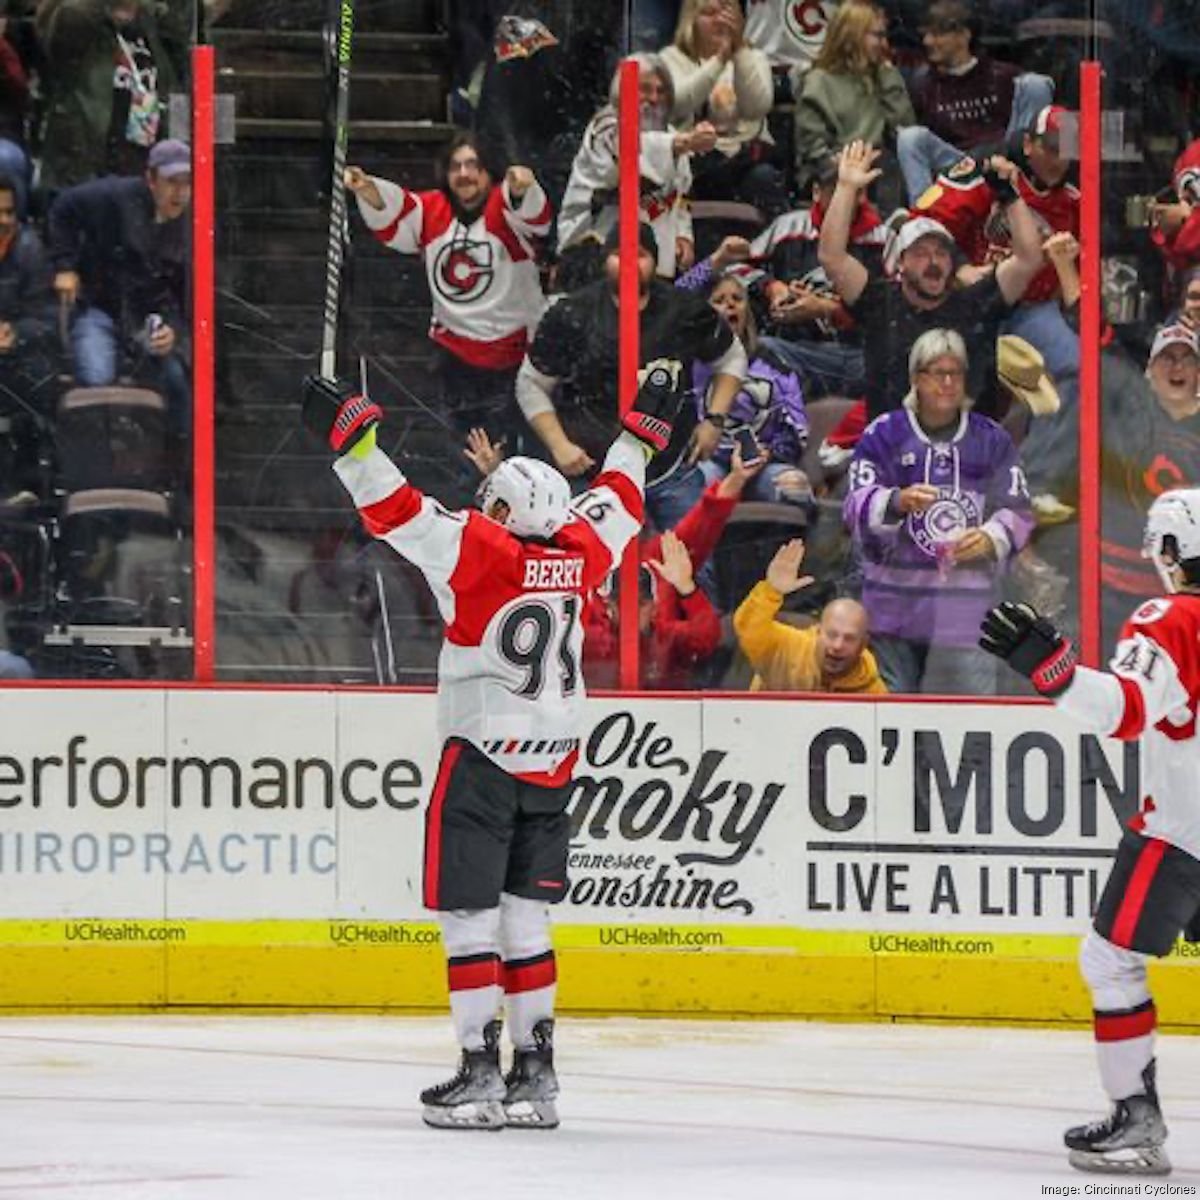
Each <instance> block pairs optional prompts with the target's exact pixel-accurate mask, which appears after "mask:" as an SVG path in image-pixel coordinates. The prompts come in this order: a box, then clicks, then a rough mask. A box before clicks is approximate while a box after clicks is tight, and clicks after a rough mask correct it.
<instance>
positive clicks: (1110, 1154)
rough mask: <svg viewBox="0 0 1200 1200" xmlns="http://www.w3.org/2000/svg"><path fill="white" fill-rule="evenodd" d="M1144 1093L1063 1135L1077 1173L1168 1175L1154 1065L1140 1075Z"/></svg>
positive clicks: (1165, 1136) (1130, 1097)
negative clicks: (1143, 1084)
mask: <svg viewBox="0 0 1200 1200" xmlns="http://www.w3.org/2000/svg"><path fill="white" fill-rule="evenodd" d="M1142 1078H1143V1080H1144V1081H1145V1084H1146V1091H1145V1092H1144V1093H1142V1094H1140V1095H1137V1096H1129V1097H1127V1098H1126V1099H1124V1100H1118V1101H1116V1102H1115V1103H1114V1104H1113V1108H1112V1112H1111V1113H1109V1115H1108V1116H1107V1117H1105V1118H1104V1119H1103V1120H1100V1121H1093V1122H1092V1123H1091V1124H1090V1125H1076V1126H1075V1127H1074V1128H1072V1129H1068V1130H1067V1132H1066V1133H1065V1134H1064V1135H1063V1141H1064V1142H1066V1144H1067V1148H1068V1149H1069V1150H1070V1151H1071V1153H1070V1154H1069V1155H1068V1161H1069V1162H1070V1164H1071V1166H1073V1167H1075V1168H1076V1170H1079V1171H1095V1172H1099V1173H1102V1174H1106V1175H1169V1174H1170V1173H1171V1160H1170V1159H1169V1158H1168V1157H1167V1152H1166V1150H1165V1149H1163V1143H1164V1142H1165V1141H1166V1140H1167V1126H1166V1124H1165V1122H1164V1121H1163V1116H1162V1110H1161V1109H1160V1108H1159V1107H1158V1092H1157V1090H1156V1089H1155V1086H1154V1063H1151V1064H1150V1065H1149V1066H1148V1067H1147V1068H1146V1070H1145V1071H1144V1072H1143V1074H1142Z"/></svg>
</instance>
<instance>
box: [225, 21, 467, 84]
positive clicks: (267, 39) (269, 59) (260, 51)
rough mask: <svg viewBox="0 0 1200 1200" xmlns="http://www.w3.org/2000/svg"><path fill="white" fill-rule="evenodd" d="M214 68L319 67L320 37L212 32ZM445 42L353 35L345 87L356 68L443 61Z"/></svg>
mask: <svg viewBox="0 0 1200 1200" xmlns="http://www.w3.org/2000/svg"><path fill="white" fill-rule="evenodd" d="M212 42H213V45H214V46H216V48H217V66H218V69H220V70H224V69H225V68H226V67H233V68H234V69H235V70H238V71H240V70H243V69H247V68H248V69H250V70H254V69H256V68H258V69H262V68H267V67H271V68H275V69H283V68H287V67H292V68H296V69H304V68H309V67H311V68H312V69H313V70H315V71H317V72H322V71H323V70H324V63H325V59H324V42H325V39H324V36H323V34H322V33H321V32H320V31H319V30H315V29H314V30H299V29H226V28H224V27H223V26H221V25H217V26H216V27H215V28H214V29H213V31H212ZM449 51H450V42H449V39H448V38H447V36H446V35H445V34H444V33H356V34H355V37H354V43H353V46H352V52H351V68H350V85H351V90H353V87H354V84H355V83H356V82H357V80H358V73H359V71H360V70H363V69H367V70H390V71H392V72H399V73H400V74H404V73H406V72H410V71H413V70H416V71H417V72H420V71H425V70H428V69H429V67H430V66H431V65H432V64H436V63H444V62H445V61H446V60H447V58H448V56H449Z"/></svg>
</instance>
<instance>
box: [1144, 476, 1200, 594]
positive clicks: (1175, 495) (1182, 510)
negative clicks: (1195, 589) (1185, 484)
mask: <svg viewBox="0 0 1200 1200" xmlns="http://www.w3.org/2000/svg"><path fill="white" fill-rule="evenodd" d="M1142 556H1143V557H1144V558H1148V559H1149V560H1150V561H1151V562H1152V563H1153V564H1154V569H1155V570H1156V571H1157V572H1158V576H1159V578H1160V579H1161V580H1162V581H1163V586H1164V587H1165V588H1166V589H1167V591H1168V592H1175V591H1178V582H1177V579H1176V577H1175V572H1174V568H1176V567H1180V568H1182V569H1183V571H1184V574H1185V575H1186V576H1187V577H1188V578H1189V579H1191V577H1192V576H1194V575H1197V573H1198V571H1200V488H1177V489H1175V490H1174V491H1170V492H1163V494H1162V495H1161V496H1159V497H1158V498H1157V499H1156V500H1155V501H1154V503H1153V504H1151V505H1150V511H1149V512H1148V513H1147V514H1146V533H1145V536H1144V537H1143V539H1142ZM1189 568H1190V569H1189ZM1194 581H1195V582H1200V579H1196V580H1194Z"/></svg>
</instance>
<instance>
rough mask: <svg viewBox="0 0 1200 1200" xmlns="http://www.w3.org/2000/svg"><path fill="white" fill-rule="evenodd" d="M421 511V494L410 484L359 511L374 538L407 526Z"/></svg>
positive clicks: (402, 485) (403, 485)
mask: <svg viewBox="0 0 1200 1200" xmlns="http://www.w3.org/2000/svg"><path fill="white" fill-rule="evenodd" d="M420 511H421V493H420V492H418V491H417V489H416V488H415V487H413V486H412V484H410V483H405V484H401V486H400V487H398V488H397V489H396V490H395V491H394V492H393V493H392V494H391V495H390V496H385V497H384V498H383V499H382V500H379V501H377V502H376V503H375V504H367V505H365V506H364V507H363V508H361V509H359V514H360V516H361V517H362V523H363V525H364V526H365V527H366V530H367V532H368V533H369V534H370V535H371V536H372V537H382V536H383V535H384V534H385V533H391V531H392V530H393V529H399V528H400V526H401V525H407V524H408V522H409V521H411V520H412V519H413V517H415V516H416V515H417V513H419V512H420Z"/></svg>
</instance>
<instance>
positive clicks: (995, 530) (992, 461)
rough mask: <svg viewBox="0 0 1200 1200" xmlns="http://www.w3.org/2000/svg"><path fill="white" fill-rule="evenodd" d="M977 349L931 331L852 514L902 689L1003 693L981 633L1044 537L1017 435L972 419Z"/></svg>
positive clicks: (894, 679) (875, 439)
mask: <svg viewBox="0 0 1200 1200" xmlns="http://www.w3.org/2000/svg"><path fill="white" fill-rule="evenodd" d="M966 372H967V352H966V348H965V346H964V345H963V340H962V338H961V337H960V336H959V335H958V334H957V333H955V332H954V331H953V330H949V329H931V330H929V331H928V332H927V333H924V334H922V335H921V337H919V338H918V339H917V341H916V343H915V344H914V345H913V348H912V352H911V353H910V355H909V378H910V380H911V384H912V386H911V388H910V390H909V392H908V395H907V396H906V397H905V399H904V404H903V407H901V408H900V409H897V410H896V411H895V412H890V413H885V414H884V415H883V416H881V417H879V418H878V419H876V420H875V421H874V422H872V423H871V424H870V425H869V426H868V427H867V429H866V432H865V433H864V434H863V436H862V438H861V440H860V441H859V443H858V449H857V451H856V452H855V455H854V461H853V463H852V464H851V467H850V490H849V493H848V494H847V496H846V502H845V506H844V510H843V512H844V516H845V520H846V524H847V526H848V527H849V529H850V531H851V533H852V534H853V536H854V538H855V541H856V543H857V546H858V549H859V551H860V554H861V558H862V566H863V603H864V604H865V605H866V608H867V612H868V613H869V614H870V618H871V646H872V649H873V650H874V652H875V657H876V659H877V660H878V662H879V669H880V673H881V674H882V675H883V678H884V681H885V682H886V683H887V685H888V690H889V691H892V692H944V693H957V692H965V693H969V694H982V695H988V694H992V693H994V692H995V690H996V682H997V677H996V671H995V668H994V666H993V664H992V663H991V662H990V661H989V660H988V658H987V656H986V655H983V654H981V653H980V651H979V648H978V646H977V645H976V630H977V629H978V624H979V621H980V619H981V617H982V616H983V614H984V613H986V612H987V610H988V609H989V608H990V607H991V606H992V605H993V604H995V603H996V601H997V599H998V598H999V593H1000V584H1001V579H1002V576H1003V572H1004V568H1005V564H1006V563H1007V561H1008V560H1009V559H1010V558H1011V557H1012V556H1013V555H1014V554H1016V553H1017V552H1018V551H1019V550H1020V549H1021V548H1022V547H1023V546H1024V545H1025V543H1026V542H1027V541H1028V539H1029V535H1030V532H1031V531H1032V529H1033V517H1032V513H1031V511H1030V506H1029V495H1028V492H1027V491H1026V487H1025V473H1024V471H1023V470H1022V469H1021V464H1020V460H1019V458H1018V456H1017V449H1016V446H1014V445H1013V441H1012V438H1011V437H1009V435H1008V433H1007V432H1006V431H1005V430H1004V429H1002V428H1001V427H1000V426H999V425H997V424H996V422H995V421H993V420H991V419H990V418H988V417H984V416H980V415H979V414H978V413H975V412H972V411H971V399H970V397H969V396H968V395H967V393H966V385H965V380H966Z"/></svg>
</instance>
